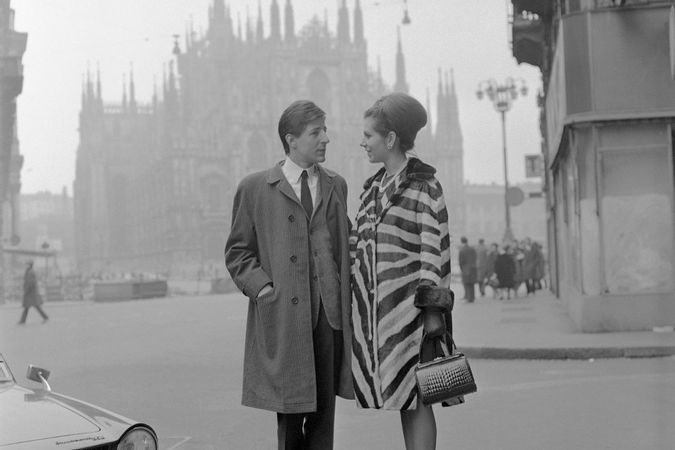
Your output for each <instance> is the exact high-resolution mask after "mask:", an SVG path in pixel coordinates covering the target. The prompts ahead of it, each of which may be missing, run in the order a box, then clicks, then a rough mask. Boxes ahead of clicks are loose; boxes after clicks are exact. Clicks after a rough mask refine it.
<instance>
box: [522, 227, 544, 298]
mask: <svg viewBox="0 0 675 450" xmlns="http://www.w3.org/2000/svg"><path fill="white" fill-rule="evenodd" d="M523 253H524V258H523V278H524V280H525V287H526V288H527V295H530V294H532V295H534V293H535V290H536V282H535V280H536V279H537V274H536V271H537V265H538V264H539V261H538V259H539V257H540V256H541V253H540V252H537V249H536V246H535V245H534V244H532V243H531V240H530V239H529V238H527V239H526V240H525V242H524V249H523Z"/></svg>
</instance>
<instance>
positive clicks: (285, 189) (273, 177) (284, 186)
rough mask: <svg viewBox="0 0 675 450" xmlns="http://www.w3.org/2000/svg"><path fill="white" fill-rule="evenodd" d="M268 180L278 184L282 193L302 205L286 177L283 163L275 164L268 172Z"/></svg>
mask: <svg viewBox="0 0 675 450" xmlns="http://www.w3.org/2000/svg"><path fill="white" fill-rule="evenodd" d="M267 182H268V183H269V184H271V185H274V184H276V186H277V189H279V191H280V192H281V193H282V194H284V195H285V196H286V197H288V198H289V199H290V200H291V201H292V202H295V203H297V204H298V205H300V206H301V207H302V203H300V199H299V198H298V196H297V195H295V191H293V188H292V187H291V185H290V183H289V182H288V180H287V179H286V176H285V175H284V172H282V170H281V163H279V164H277V165H275V166H274V167H272V168H271V169H270V170H269V171H268V172H267ZM303 210H304V209H303Z"/></svg>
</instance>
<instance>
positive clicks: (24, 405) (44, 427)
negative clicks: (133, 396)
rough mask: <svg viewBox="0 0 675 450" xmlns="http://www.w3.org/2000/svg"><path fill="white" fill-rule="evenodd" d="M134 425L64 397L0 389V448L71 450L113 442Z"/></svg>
mask: <svg viewBox="0 0 675 450" xmlns="http://www.w3.org/2000/svg"><path fill="white" fill-rule="evenodd" d="M134 424H136V422H134V421H132V420H131V419H127V418H126V417H123V416H120V415H118V414H115V413H112V412H110V411H107V410H105V409H102V408H99V407H97V406H94V405H91V404H89V403H85V402H82V401H79V400H76V399H73V398H70V397H67V396H65V395H61V394H55V393H53V392H48V391H44V390H32V389H26V388H24V387H22V386H19V385H17V384H16V383H8V384H7V385H5V386H2V385H0V447H3V446H12V449H15V448H16V449H22V448H34V446H35V445H36V442H38V441H40V447H41V448H52V447H53V448H59V449H71V448H82V447H85V446H93V445H99V444H104V443H106V442H115V441H116V440H118V439H119V438H120V437H121V436H122V434H123V433H124V432H125V431H126V430H127V429H129V427H130V426H132V425H134Z"/></svg>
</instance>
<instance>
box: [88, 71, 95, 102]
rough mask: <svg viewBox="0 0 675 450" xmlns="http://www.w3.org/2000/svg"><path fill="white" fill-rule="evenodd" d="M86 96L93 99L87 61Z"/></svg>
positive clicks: (92, 88)
mask: <svg viewBox="0 0 675 450" xmlns="http://www.w3.org/2000/svg"><path fill="white" fill-rule="evenodd" d="M87 98H88V99H89V100H93V99H94V84H93V82H92V81H91V69H90V67H89V63H87Z"/></svg>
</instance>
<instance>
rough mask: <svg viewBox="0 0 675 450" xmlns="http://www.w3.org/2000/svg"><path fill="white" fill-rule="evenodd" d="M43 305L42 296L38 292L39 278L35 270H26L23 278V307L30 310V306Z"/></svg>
mask: <svg viewBox="0 0 675 450" xmlns="http://www.w3.org/2000/svg"><path fill="white" fill-rule="evenodd" d="M40 305H42V296H41V295H40V292H39V291H38V283H37V276H36V275H35V270H34V269H33V268H32V267H31V268H30V269H26V273H25V274H24V276H23V302H22V306H23V307H24V308H28V307H30V306H40Z"/></svg>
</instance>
